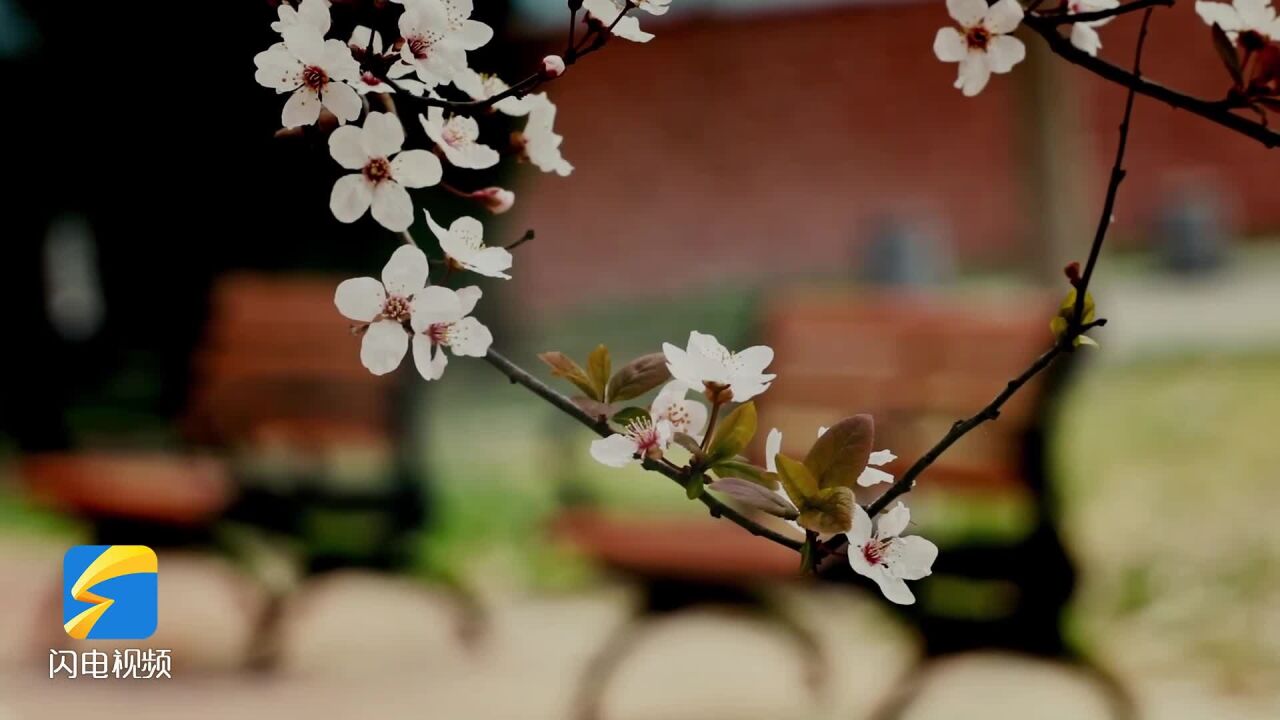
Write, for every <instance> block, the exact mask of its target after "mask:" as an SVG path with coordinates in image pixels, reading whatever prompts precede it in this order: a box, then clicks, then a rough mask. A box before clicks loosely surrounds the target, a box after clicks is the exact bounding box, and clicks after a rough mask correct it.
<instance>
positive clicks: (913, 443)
mask: <svg viewBox="0 0 1280 720" xmlns="http://www.w3.org/2000/svg"><path fill="white" fill-rule="evenodd" d="M1054 307H1055V302H1054V299H1053V298H1050V297H1048V296H1046V295H1044V294H1040V293H1032V292H1014V291H1004V292H990V293H973V294H966V295H963V296H958V295H954V294H945V295H943V294H926V293H919V292H909V291H897V290H889V291H886V290H876V291H861V292H860V291H853V290H848V289H838V288H832V289H802V290H799V289H798V290H795V291H787V292H781V293H777V294H775V295H774V296H772V297H770V298H768V299H767V302H766V303H765V306H764V312H763V317H762V323H761V328H760V329H761V332H760V335H759V339H760V341H761V342H763V343H765V344H768V345H770V346H771V347H773V348H774V350H775V353H776V355H775V359H774V362H773V365H772V366H771V367H770V371H771V372H775V373H777V374H778V379H777V380H776V381H775V382H774V384H773V385H772V387H771V388H770V389H769V391H768V392H766V393H765V394H763V395H761V396H760V397H758V398H757V399H756V402H757V405H758V406H759V411H760V417H761V419H762V427H761V429H760V431H759V433H758V434H757V438H756V443H755V448H754V456H755V457H754V459H755V460H756V461H757V462H760V463H763V461H764V458H763V457H762V455H763V439H764V435H765V434H766V432H767V430H768V429H769V428H770V427H778V428H779V429H781V430H782V431H783V438H784V443H783V451H784V452H787V453H789V454H792V455H793V456H797V457H798V456H802V455H803V453H804V452H805V451H806V450H807V448H808V446H809V445H810V444H811V443H812V442H813V440H814V438H815V437H816V433H817V429H818V427H819V426H822V425H829V424H831V423H832V422H833V421H835V420H837V419H839V418H842V417H846V416H849V415H852V414H855V413H871V414H872V415H873V416H874V418H875V421H876V443H875V445H876V448H888V449H891V450H893V451H894V452H895V453H896V454H897V455H898V460H897V461H895V462H894V463H893V464H892V465H890V466H888V467H887V468H886V469H887V470H889V471H890V472H892V473H894V474H895V476H896V475H900V474H901V473H902V471H903V470H905V469H906V467H907V465H908V464H909V463H910V462H912V461H914V459H915V458H917V457H919V456H920V455H921V454H923V453H924V452H925V451H926V450H928V449H929V447H931V446H932V445H933V443H935V442H936V441H937V440H938V439H939V438H941V437H942V436H943V435H944V434H945V433H946V431H947V430H948V429H949V427H950V426H951V424H952V423H954V422H955V421H956V420H958V419H960V418H963V417H966V416H968V415H971V414H973V413H974V412H976V411H977V410H978V409H979V408H981V407H983V406H984V405H985V404H986V403H987V402H989V401H990V400H991V398H992V397H993V396H994V395H995V394H996V393H997V392H999V391H1000V390H1001V389H1002V388H1003V387H1004V385H1005V383H1007V382H1008V380H1009V379H1010V378H1012V377H1013V376H1015V375H1016V374H1017V373H1018V372H1020V371H1021V370H1022V369H1024V368H1025V367H1026V366H1027V365H1028V364H1029V363H1030V362H1031V361H1032V360H1033V359H1034V358H1035V357H1036V356H1037V355H1039V354H1040V353H1041V352H1043V351H1044V350H1045V349H1046V348H1047V347H1048V346H1049V344H1050V342H1051V341H1052V337H1051V335H1050V333H1049V329H1048V318H1049V317H1051V316H1052V312H1053V309H1054ZM1066 367H1067V366H1066V363H1063V364H1062V365H1060V366H1059V367H1058V368H1057V369H1055V370H1054V371H1053V372H1051V373H1046V374H1044V375H1043V376H1041V377H1040V378H1038V379H1036V380H1034V381H1032V382H1031V383H1029V384H1028V385H1027V387H1025V388H1024V389H1023V391H1022V392H1021V393H1020V394H1019V395H1018V396H1016V397H1015V398H1014V399H1013V400H1012V401H1010V402H1009V403H1008V404H1007V405H1006V406H1005V408H1004V410H1003V412H1002V413H1001V416H1000V418H999V420H998V421H997V422H994V423H988V424H986V425H984V426H983V427H982V428H980V429H979V430H977V431H975V432H973V433H971V434H970V435H969V436H966V437H965V438H964V439H963V440H962V441H961V442H960V443H959V444H957V445H956V446H954V447H953V448H952V449H951V450H950V451H949V452H948V453H947V454H945V455H944V456H943V457H942V458H941V459H940V460H939V461H938V462H937V463H935V464H934V465H933V466H932V467H931V468H930V469H929V470H928V471H927V472H926V473H925V475H924V476H923V477H922V478H920V487H919V489H918V490H917V491H916V493H914V494H913V495H912V496H911V497H912V499H913V500H915V499H920V498H922V497H928V496H930V495H935V494H942V493H961V494H965V495H967V496H968V497H969V499H970V500H973V499H975V498H976V500H977V501H978V502H980V503H981V502H985V501H987V500H990V501H992V502H1005V503H1010V502H1011V503H1013V504H1014V505H1015V506H1017V507H1022V508H1025V510H1026V515H1027V519H1028V522H1027V527H1026V532H1025V533H1023V534H1021V535H1019V536H1018V537H1015V538H1006V539H1000V540H996V541H990V540H976V541H972V542H970V541H966V540H959V541H956V542H953V543H949V544H946V543H944V544H943V547H942V554H941V555H940V558H939V560H938V563H937V564H936V566H935V575H934V577H931V578H928V579H926V580H925V581H922V582H920V583H915V584H913V585H914V586H915V587H916V590H917V594H918V595H919V596H920V597H921V599H922V601H921V602H920V603H918V604H917V605H914V606H911V607H909V608H906V609H901V608H896V606H895V610H897V611H898V612H902V613H903V614H904V615H905V616H906V617H907V618H908V619H909V620H910V621H911V622H912V623H913V624H914V625H916V626H917V627H918V628H919V630H920V631H921V635H922V638H923V645H924V653H923V657H922V660H921V663H922V665H926V666H927V663H929V662H931V661H932V660H934V659H937V658H940V657H942V656H945V655H948V654H952V653H958V652H964V651H968V650H977V649H984V648H1000V649H1005V650H1013V651H1018V652H1024V653H1031V654H1034V655H1038V656H1047V657H1051V658H1056V659H1065V660H1068V661H1070V662H1073V663H1076V664H1078V665H1080V666H1082V667H1084V668H1085V669H1086V670H1088V671H1090V672H1092V673H1094V674H1095V676H1096V677H1098V679H1099V680H1100V681H1101V683H1102V685H1103V687H1104V688H1105V690H1106V692H1107V693H1108V694H1109V695H1111V696H1112V698H1113V702H1114V703H1115V706H1116V707H1117V709H1118V714H1123V712H1122V711H1123V710H1124V709H1125V708H1127V707H1128V705H1127V698H1126V697H1125V696H1124V695H1123V691H1122V690H1121V689H1120V688H1119V686H1118V684H1116V683H1115V682H1114V680H1112V679H1111V677H1110V676H1109V675H1107V674H1106V673H1105V672H1102V671H1101V670H1100V669H1099V668H1098V667H1097V666H1096V665H1094V664H1092V663H1090V662H1088V661H1087V659H1084V658H1081V657H1080V656H1079V655H1078V654H1076V653H1075V652H1074V651H1073V650H1072V649H1070V648H1068V647H1067V645H1066V643H1065V642H1064V641H1063V639H1062V635H1061V632H1060V622H1059V620H1060V615H1061V612H1062V609H1063V607H1064V606H1065V604H1066V602H1067V599H1068V597H1069V596H1070V594H1071V591H1072V588H1073V585H1074V583H1073V580H1072V577H1073V572H1072V568H1071V565H1070V562H1069V560H1068V558H1067V555H1066V552H1065V550H1064V548H1063V546H1062V543H1061V542H1060V539H1059V536H1058V532H1057V529H1056V525H1055V521H1056V516H1055V513H1054V509H1053V503H1052V495H1051V493H1049V492H1048V489H1047V487H1046V480H1047V476H1048V468H1047V467H1046V458H1045V439H1046V425H1047V423H1048V421H1049V416H1050V414H1051V412H1052V410H1053V407H1054V400H1055V399H1056V397H1057V395H1058V394H1059V393H1058V392H1057V389H1058V388H1059V387H1060V385H1061V382H1062V380H1063V378H1064V377H1065V376H1064V374H1063V373H1064V372H1065V370H1066ZM883 487H885V486H881V488H871V489H866V490H862V491H860V494H859V499H860V501H861V502H863V503H866V502H867V501H869V500H870V499H872V498H874V497H875V495H876V494H878V493H879V492H880V491H881V489H883ZM766 519H767V518H766ZM556 532H557V533H558V534H559V535H560V536H561V537H564V538H566V539H568V540H569V541H570V542H571V543H572V544H574V545H575V546H577V547H578V548H580V549H581V550H582V551H583V552H584V553H585V554H586V555H587V556H588V557H589V558H592V559H593V560H595V561H596V562H598V563H599V564H600V565H601V566H602V567H604V568H606V569H608V570H610V571H613V572H615V573H617V574H619V575H621V576H624V577H626V578H629V579H631V580H633V581H634V582H635V583H637V584H638V585H639V586H640V588H641V589H642V591H643V598H644V601H643V602H642V603H641V604H640V607H639V612H638V613H637V614H636V615H635V617H634V618H633V620H632V622H631V623H630V624H627V625H624V626H623V627H622V628H621V629H619V630H618V631H617V633H616V634H615V636H614V637H613V638H612V639H610V640H609V641H608V642H606V643H605V644H604V645H603V646H602V647H601V649H600V650H599V655H598V657H597V659H596V661H595V662H593V663H591V664H590V666H589V670H588V674H587V676H586V677H585V678H584V679H583V682H582V687H581V688H580V693H579V703H578V712H579V717H580V718H584V719H585V718H594V717H596V716H597V715H598V712H599V707H600V701H601V697H602V695H603V693H604V691H605V688H606V686H607V684H608V679H609V676H610V674H611V673H612V672H613V671H614V670H615V669H616V668H617V667H618V665H619V664H620V663H621V661H622V659H623V657H624V656H625V655H626V653H627V652H628V651H629V649H630V648H631V647H632V646H633V645H634V643H635V641H636V637H637V634H638V633H637V627H638V626H640V625H642V624H643V623H644V622H646V621H647V620H650V619H653V618H657V617H660V616H663V615H666V614H669V613H671V612H674V611H678V610H682V609H686V608H689V607H693V606H696V605H701V604H706V603H728V604H732V605H735V606H738V607H744V606H745V607H748V608H750V609H753V610H755V611H757V614H758V615H760V616H762V617H764V618H765V619H766V620H768V621H770V622H775V623H779V624H780V627H782V628H783V629H785V630H787V631H789V632H790V633H791V635H792V637H794V638H795V639H796V640H797V641H798V643H799V645H800V647H801V649H802V651H804V652H805V658H806V662H807V668H808V671H807V674H806V676H807V677H808V678H809V679H810V681H811V682H813V683H815V684H817V683H820V682H821V681H822V669H821V666H822V664H823V661H822V659H821V658H820V657H819V653H817V652H816V648H817V647H818V643H817V640H816V638H815V637H813V636H812V631H810V630H809V629H808V628H807V627H806V626H805V625H804V624H803V623H802V622H801V621H799V620H798V619H796V618H792V617H790V615H789V614H788V613H787V612H786V610H785V608H781V607H780V606H778V605H776V604H774V603H772V602H770V601H769V600H768V592H767V591H768V588H769V586H771V585H774V584H777V583H779V582H783V581H787V580H790V579H793V578H795V577H796V576H797V572H798V561H797V557H796V555H795V554H794V553H790V552H789V551H786V550H784V549H781V548H779V547H778V546H776V545H774V544H772V543H770V542H768V541H765V540H762V539H759V538H756V537H754V536H751V535H749V534H747V533H746V532H744V531H743V530H742V529H741V528H738V527H735V526H734V525H732V524H730V523H727V522H723V521H717V520H713V519H711V518H707V517H697V518H689V519H663V520H652V519H642V518H630V519H618V518H614V517H611V516H608V515H604V514H601V513H599V512H596V511H593V510H590V509H584V508H578V509H573V510H571V511H568V512H566V513H565V514H564V515H563V516H562V517H561V518H560V519H559V521H558V523H557V525H556ZM838 574H839V575H841V576H842V577H840V580H842V581H847V582H850V583H854V584H858V585H860V586H862V587H868V588H871V592H873V593H874V592H875V591H874V586H872V585H871V584H870V583H867V582H865V581H863V580H862V579H861V578H858V577H857V576H856V575H853V573H852V572H851V571H848V570H847V569H845V572H843V573H838ZM957 581H959V583H960V586H961V587H964V588H965V589H966V592H970V591H972V593H976V595H975V596H976V598H977V599H978V600H977V602H978V604H979V605H982V606H984V607H983V608H982V611H981V612H979V613H977V615H976V616H974V615H973V614H965V613H960V614H956V613H952V612H950V611H949V610H948V609H947V608H946V602H945V601H946V600H947V597H946V595H947V592H948V591H947V588H950V587H956V582H957ZM947 582H950V583H951V584H950V585H947V584H945V583H947ZM935 587H936V588H938V590H936V591H935V590H934V588H935ZM877 597H878V594H877ZM940 600H941V601H942V602H939V601H940ZM886 604H887V603H886ZM922 670H923V668H922V667H920V666H918V667H916V668H913V670H912V672H911V673H909V675H908V677H909V678H917V677H920V676H922V675H923V672H922ZM903 688H904V691H903V692H899V693H895V694H894V696H893V697H892V698H891V699H890V700H888V701H887V702H886V705H885V707H884V709H883V712H882V713H881V714H879V715H878V717H885V718H889V717H896V716H897V715H898V714H900V713H901V712H902V711H903V709H904V707H905V702H906V701H907V700H908V699H909V697H910V695H911V693H910V692H909V691H907V688H908V684H906V683H904V684H903Z"/></svg>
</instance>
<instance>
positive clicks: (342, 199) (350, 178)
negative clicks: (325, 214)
mask: <svg viewBox="0 0 1280 720" xmlns="http://www.w3.org/2000/svg"><path fill="white" fill-rule="evenodd" d="M372 201H373V188H372V187H371V186H370V185H369V181H368V180H367V179H366V178H365V176H363V175H359V174H355V175H343V176H342V177H340V178H338V182H336V183H334V184H333V192H332V193H330V195H329V209H330V210H332V211H333V216H334V217H336V218H338V220H340V221H342V222H344V223H352V222H355V221H356V220H359V219H360V216H361V215H364V213H365V211H366V210H368V209H369V203H371V202H372Z"/></svg>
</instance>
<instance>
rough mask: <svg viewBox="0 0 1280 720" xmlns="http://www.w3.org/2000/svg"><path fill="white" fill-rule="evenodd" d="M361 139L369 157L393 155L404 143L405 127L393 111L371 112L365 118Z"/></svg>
mask: <svg viewBox="0 0 1280 720" xmlns="http://www.w3.org/2000/svg"><path fill="white" fill-rule="evenodd" d="M361 141H362V142H363V143H364V150H365V152H366V153H368V154H369V157H381V158H386V157H391V156H392V155H394V154H396V153H398V152H400V148H401V146H403V145H404V127H403V126H402V125H401V124H400V120H399V118H397V117H396V116H395V115H392V114H391V113H382V112H371V113H369V115H368V117H366V118H365V119H364V134H363V135H362V136H361Z"/></svg>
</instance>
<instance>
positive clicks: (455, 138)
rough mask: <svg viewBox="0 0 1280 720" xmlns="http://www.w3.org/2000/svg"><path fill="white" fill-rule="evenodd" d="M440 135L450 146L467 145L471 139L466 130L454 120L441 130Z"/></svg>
mask: <svg viewBox="0 0 1280 720" xmlns="http://www.w3.org/2000/svg"><path fill="white" fill-rule="evenodd" d="M440 137H441V139H443V140H444V141H445V143H447V144H448V145H449V146H450V147H458V146H459V145H466V144H467V143H468V142H469V141H470V139H469V138H468V137H467V133H466V131H464V130H463V129H462V128H461V127H459V126H458V125H457V124H455V123H453V122H452V121H451V122H448V123H446V124H445V126H444V129H443V130H441V131H440Z"/></svg>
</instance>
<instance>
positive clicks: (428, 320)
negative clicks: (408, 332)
mask: <svg viewBox="0 0 1280 720" xmlns="http://www.w3.org/2000/svg"><path fill="white" fill-rule="evenodd" d="M464 315H466V313H464V312H462V303H461V301H460V300H459V299H458V293H456V292H454V291H453V290H450V289H449V288H447V287H441V286H439V285H432V286H430V287H428V288H426V289H424V290H422V291H421V292H418V293H416V294H415V295H414V296H413V305H412V307H411V310H410V317H411V320H410V322H411V323H412V325H413V330H414V332H418V333H421V332H423V331H424V330H426V329H427V328H429V327H431V326H432V325H434V324H436V323H451V322H457V321H459V320H461V319H462V317H463V316H464Z"/></svg>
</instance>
